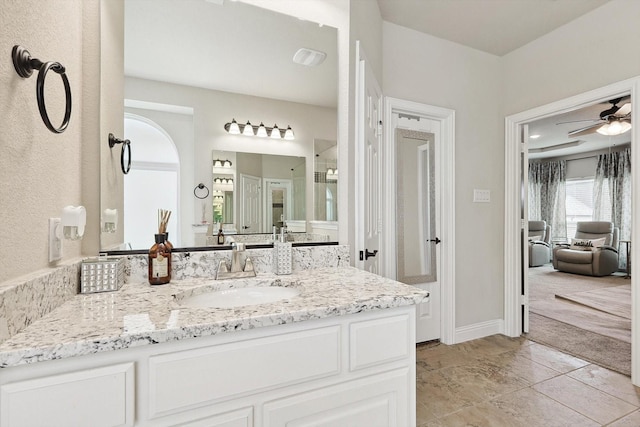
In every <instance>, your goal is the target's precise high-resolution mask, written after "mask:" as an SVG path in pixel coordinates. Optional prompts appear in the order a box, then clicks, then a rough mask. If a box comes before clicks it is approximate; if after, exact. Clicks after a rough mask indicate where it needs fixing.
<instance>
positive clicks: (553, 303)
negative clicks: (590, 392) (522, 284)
mask: <svg viewBox="0 0 640 427" xmlns="http://www.w3.org/2000/svg"><path fill="white" fill-rule="evenodd" d="M529 304H530V306H529V307H530V310H529V312H530V328H529V330H530V332H529V334H528V338H529V339H531V340H532V341H537V342H540V343H542V344H546V345H550V346H553V347H555V348H558V349H560V350H562V351H564V352H567V353H569V354H571V355H574V356H576V357H580V358H582V359H585V360H588V361H590V362H593V363H596V364H598V365H601V366H604V367H607V368H609V369H612V370H615V371H617V372H620V373H623V374H625V375H630V373H631V320H630V317H631V316H630V315H629V313H630V310H631V298H630V282H629V279H624V278H623V277H622V275H613V276H607V277H589V276H581V275H576V274H569V273H563V272H559V271H555V270H554V269H553V267H552V266H551V265H550V264H549V265H547V266H542V267H535V268H530V269H529Z"/></svg>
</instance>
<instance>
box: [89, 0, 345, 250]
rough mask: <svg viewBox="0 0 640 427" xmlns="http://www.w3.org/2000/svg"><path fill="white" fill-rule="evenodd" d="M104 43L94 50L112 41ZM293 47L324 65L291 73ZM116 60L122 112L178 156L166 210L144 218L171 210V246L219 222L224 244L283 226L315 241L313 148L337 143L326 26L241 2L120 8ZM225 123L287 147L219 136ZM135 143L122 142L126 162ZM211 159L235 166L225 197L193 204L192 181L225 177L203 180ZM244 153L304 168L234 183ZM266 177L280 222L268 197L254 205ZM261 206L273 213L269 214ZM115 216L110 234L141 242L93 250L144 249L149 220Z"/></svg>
mask: <svg viewBox="0 0 640 427" xmlns="http://www.w3.org/2000/svg"><path fill="white" fill-rule="evenodd" d="M104 1H108V0H104ZM240 22H242V25H239V24H238V23H240ZM103 31H106V30H103ZM106 34H107V35H108V36H105V37H103V41H104V43H107V42H108V41H109V40H114V37H112V36H110V35H109V34H110V33H108V32H107V33H106ZM115 39H117V38H115ZM300 48H310V49H314V50H318V51H322V52H325V53H326V54H327V55H326V59H325V61H324V62H323V63H321V64H319V65H318V66H315V67H308V66H304V65H300V64H296V63H294V62H293V60H292V58H293V56H294V54H295V52H296V51H297V50H298V49H300ZM118 49H121V47H119V46H109V49H108V51H109V52H114V53H116V54H117V53H118ZM105 52H106V51H105ZM121 53H122V55H123V57H124V98H125V99H124V105H125V112H127V113H129V114H133V115H135V116H138V117H142V118H143V119H145V120H148V121H150V122H152V123H153V124H154V126H155V127H156V128H158V129H159V130H160V131H161V132H162V133H164V134H166V135H168V136H169V137H170V139H171V140H172V141H173V143H174V145H175V151H176V152H177V162H175V165H176V167H175V171H174V173H176V174H177V178H176V180H175V183H174V184H175V186H176V189H175V199H176V200H175V201H174V202H173V203H174V204H173V205H172V207H175V210H174V209H173V208H172V207H170V206H168V205H167V204H166V201H148V205H149V208H150V209H152V210H153V211H154V212H155V211H157V209H171V210H172V212H173V214H172V216H171V220H170V222H169V226H170V227H171V226H173V227H175V230H174V231H170V234H171V236H172V237H171V241H172V242H173V243H174V246H175V247H191V246H198V245H207V231H208V230H209V229H211V228H213V226H214V225H215V224H216V223H221V224H224V227H223V228H225V229H228V231H229V234H231V233H232V232H234V231H235V232H237V233H250V232H253V233H256V232H259V233H271V231H272V226H273V225H276V226H279V225H280V223H281V222H282V223H286V225H287V228H288V229H289V231H293V232H301V233H305V234H307V236H306V237H305V238H309V239H315V237H313V236H312V235H314V234H315V233H316V231H317V230H316V229H315V228H314V226H313V225H312V224H311V223H310V221H311V220H313V219H315V218H313V216H314V215H313V212H314V190H313V186H314V179H313V174H314V170H313V168H312V167H311V165H313V164H314V163H313V162H312V161H313V159H314V146H313V141H314V140H315V139H324V140H335V139H336V135H337V98H338V93H337V31H336V29H335V28H331V27H329V26H328V25H318V24H317V23H313V22H310V21H305V20H300V19H297V18H295V17H291V16H286V15H282V14H279V13H275V12H273V11H269V10H265V9H261V8H258V7H255V6H252V5H248V4H245V3H242V2H232V1H229V2H207V1H185V0H124V51H123V52H121ZM110 54H111V53H110ZM105 55H106V53H105ZM196 57H197V58H198V66H189V67H185V58H196ZM102 78H103V79H108V78H109V76H107V75H103V77H102ZM105 96H107V94H105ZM234 118H235V119H236V120H237V122H238V123H246V122H247V121H251V123H254V124H258V123H260V122H264V124H265V126H268V127H274V126H276V125H277V126H278V127H279V128H280V129H286V128H287V127H288V126H291V128H292V129H293V130H294V132H295V140H285V139H281V140H276V139H272V138H258V137H251V136H244V135H232V134H229V133H228V132H227V131H226V130H225V129H224V125H225V123H229V122H231V121H232V119H234ZM137 144H138V141H136V140H135V139H132V145H131V147H132V156H133V157H134V159H133V160H135V157H136V146H137ZM213 151H217V152H219V153H222V154H220V159H229V160H230V161H231V163H232V165H233V167H235V168H236V170H235V172H233V173H232V175H233V188H226V189H220V191H222V193H214V191H213V188H212V191H211V195H209V196H208V197H207V198H206V199H205V200H200V199H198V198H196V197H194V196H193V187H194V186H195V185H197V183H199V182H204V183H213V180H214V179H215V177H216V176H218V173H219V174H220V176H221V177H224V176H225V174H226V173H227V172H228V171H222V170H220V171H218V170H215V168H214V170H212V164H211V161H212V158H211V157H210V155H211V153H212V152H213ZM251 153H253V154H256V155H272V156H278V155H286V156H291V157H294V158H298V159H302V160H303V161H301V162H299V163H298V164H297V165H292V166H288V165H287V166H286V168H285V167H281V169H283V171H286V172H287V175H286V176H280V175H273V174H271V175H270V176H267V175H263V174H256V175H252V174H251V173H250V172H246V173H243V174H242V175H241V174H240V171H239V170H238V169H237V162H238V158H237V155H242V154H247V155H249V154H251ZM139 160H143V161H144V159H139ZM108 161H109V159H106V158H105V159H104V161H103V169H105V170H107V166H110V163H108ZM118 164H119V163H118ZM305 165H309V166H307V167H305ZM292 169H293V170H292ZM252 177H253V179H254V181H251V179H252ZM256 178H257V181H255V179H256ZM264 178H272V179H274V181H277V182H280V181H282V180H284V179H286V180H288V181H289V182H290V187H285V188H284V189H283V191H282V198H283V201H282V209H283V210H282V212H279V211H278V212H275V213H274V211H273V205H274V204H275V205H276V209H278V207H277V205H278V204H279V202H278V201H276V202H274V201H273V196H272V200H270V201H269V200H268V199H267V197H266V193H264V192H262V194H260V195H259V196H256V195H252V194H253V193H256V194H259V193H258V189H260V190H262V189H263V188H264V185H265V183H264V182H263V179H264ZM128 179H129V176H126V178H125V179H124V180H125V181H127V180H128ZM103 182H105V183H106V180H105V181H103ZM251 185H254V186H255V188H254V190H252V189H251ZM274 185H275V184H274ZM119 191H122V192H123V193H124V191H125V190H124V189H122V188H118V186H113V185H112V186H107V185H106V184H103V185H102V192H103V193H104V192H109V194H110V193H111V192H115V193H116V194H112V195H111V194H110V196H109V197H105V196H103V197H102V200H107V199H115V200H119V199H120V200H121V199H122V198H123V197H124V195H123V194H117V193H118V192H119ZM252 191H253V193H252ZM217 196H220V197H217ZM246 196H248V197H250V201H251V200H252V201H253V202H254V205H253V206H254V209H253V210H251V209H249V208H248V206H249V205H250V204H251V202H250V201H249V202H247V201H244V200H243V199H244V197H246ZM171 197H172V198H174V196H171ZM214 197H216V198H215V199H214ZM251 197H253V199H251ZM267 203H271V205H272V206H271V209H270V210H269V212H270V213H269V214H267V213H266V212H267V211H266V210H265V204H267ZM324 203H325V205H326V202H324ZM104 205H105V206H103V207H102V208H103V210H104V209H107V208H114V207H117V205H116V204H115V203H110V204H109V205H107V203H106V202H105V203H104ZM243 205H244V206H245V207H246V209H244V210H243V208H242V207H243ZM132 206H133V205H132ZM285 207H286V209H285ZM325 209H326V206H325ZM123 211H124V212H123V216H124V219H122V220H121V222H120V224H121V228H123V229H124V230H125V231H124V233H125V234H127V233H129V231H130V232H133V230H134V229H138V230H140V233H139V234H140V236H139V237H136V238H135V240H134V239H133V238H132V237H128V236H130V234H127V237H124V241H123V245H121V246H120V247H116V246H114V244H113V239H108V238H107V237H105V235H103V239H101V240H102V244H103V246H102V249H103V250H108V249H120V248H122V246H125V247H129V248H131V249H138V250H139V249H148V247H149V246H150V244H151V243H153V242H152V240H153V233H152V232H150V231H149V230H146V229H145V228H144V227H155V220H154V218H155V216H152V217H149V215H148V214H144V215H137V217H138V219H139V220H140V221H139V222H138V223H136V222H135V221H134V218H131V219H129V218H128V215H130V212H133V211H134V209H133V208H130V209H127V208H124V209H123ZM136 211H137V210H136ZM252 216H253V218H252ZM142 217H144V218H142ZM244 226H248V227H250V228H243V227H244ZM127 230H129V231H127ZM322 233H324V230H323V231H322ZM105 234H106V233H105ZM110 236H113V233H112V234H110ZM310 236H311V237H310ZM325 237H326V236H321V237H320V240H323V239H324V238H325ZM309 239H307V241H309ZM332 240H335V239H332ZM107 242H109V243H108V245H109V246H106V245H107Z"/></svg>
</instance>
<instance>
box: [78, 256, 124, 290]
mask: <svg viewBox="0 0 640 427" xmlns="http://www.w3.org/2000/svg"><path fill="white" fill-rule="evenodd" d="M123 283H124V260H123V259H122V258H115V257H106V256H100V257H97V258H88V259H85V260H84V261H82V266H81V270H80V293H81V294H90V293H94V292H107V291H117V290H118V289H120V288H121V287H122V284H123Z"/></svg>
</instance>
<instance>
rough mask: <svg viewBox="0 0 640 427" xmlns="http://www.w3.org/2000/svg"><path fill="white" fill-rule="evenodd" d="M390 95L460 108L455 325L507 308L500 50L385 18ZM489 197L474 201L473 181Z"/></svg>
mask: <svg viewBox="0 0 640 427" xmlns="http://www.w3.org/2000/svg"><path fill="white" fill-rule="evenodd" d="M383 34H384V44H383V54H384V73H383V74H384V83H383V91H384V93H385V95H386V96H391V97H395V98H400V99H406V100H410V101H415V102H421V103H424V104H429V105H435V106H439V107H445V108H450V109H453V110H455V112H456V127H455V142H456V153H455V162H456V165H455V170H456V173H455V180H456V183H455V191H456V199H455V203H456V217H455V228H456V253H455V257H456V283H455V287H456V327H461V326H466V325H471V324H474V323H479V322H484V321H490V320H496V319H501V318H502V316H503V292H504V290H503V289H504V288H503V278H502V275H503V261H502V256H503V251H502V240H503V234H504V233H503V218H504V154H503V147H504V142H503V141H504V131H503V124H502V121H503V117H502V103H501V99H502V84H501V82H502V64H501V61H500V58H499V57H496V56H493V55H490V54H487V53H484V52H481V51H478V50H474V49H471V48H467V47H464V46H461V45H458V44H456V43H452V42H448V41H445V40H442V39H439V38H436V37H432V36H429V35H426V34H422V33H419V32H417V31H413V30H409V29H407V28H404V27H401V26H398V25H395V24H391V23H388V22H384V23H383ZM474 188H477V189H487V190H491V203H473V202H472V198H473V189H474Z"/></svg>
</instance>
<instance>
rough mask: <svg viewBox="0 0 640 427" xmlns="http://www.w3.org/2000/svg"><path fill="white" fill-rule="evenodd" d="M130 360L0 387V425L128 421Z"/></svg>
mask: <svg viewBox="0 0 640 427" xmlns="http://www.w3.org/2000/svg"><path fill="white" fill-rule="evenodd" d="M133 413H134V365H133V363H125V364H121V365H114V366H108V367H104V368H96V369H87V370H83V371H77V372H70V373H67V374H61V375H54V376H50V377H44V378H38V379H34V380H26V381H18V382H14V383H9V384H5V385H3V386H2V387H0V414H1V415H0V425H1V426H2V427H9V426H10V427H16V426H64V427H74V426H78V427H86V426H92V427H103V426H104V427H114V426H132V425H133Z"/></svg>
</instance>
